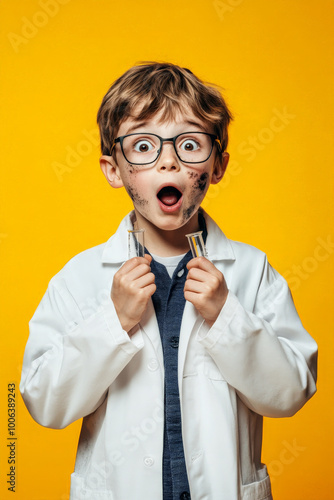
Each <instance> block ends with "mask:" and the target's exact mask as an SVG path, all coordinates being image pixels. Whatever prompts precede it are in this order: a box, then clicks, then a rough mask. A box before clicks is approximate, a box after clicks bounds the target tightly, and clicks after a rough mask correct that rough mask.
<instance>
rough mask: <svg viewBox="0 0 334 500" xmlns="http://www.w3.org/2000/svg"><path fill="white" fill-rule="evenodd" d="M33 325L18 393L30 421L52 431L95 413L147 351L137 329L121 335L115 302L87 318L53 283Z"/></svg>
mask: <svg viewBox="0 0 334 500" xmlns="http://www.w3.org/2000/svg"><path fill="white" fill-rule="evenodd" d="M29 326H30V335H29V339H28V342H27V345H26V350H25V354H24V360H23V369H22V377H21V383H20V391H21V394H22V397H23V399H24V401H25V404H26V406H27V408H28V410H29V412H30V413H31V415H32V417H33V418H34V419H35V420H36V421H37V422H38V423H40V424H41V425H44V426H46V427H51V428H63V427H65V426H67V425H68V424H70V423H71V422H73V421H75V420H77V419H79V418H81V417H84V416H86V415H88V414H90V413H92V412H94V411H95V410H96V408H98V406H100V404H101V403H102V402H103V400H104V399H105V397H106V395H107V391H108V388H109V386H110V384H111V383H112V382H113V381H114V380H115V378H116V377H117V376H118V374H119V373H120V372H121V371H122V369H123V368H124V367H125V366H126V365H127V364H128V363H129V361H130V360H131V359H132V358H133V356H134V355H135V354H136V353H137V352H138V351H139V350H140V349H141V348H142V347H143V338H142V334H141V332H140V331H139V330H138V331H137V332H136V333H134V335H133V336H132V337H131V338H130V337H129V336H128V334H127V333H126V332H125V331H124V330H122V327H121V325H120V322H119V320H118V317H117V314H116V311H115V308H114V306H113V303H112V301H111V299H110V304H107V306H104V307H101V308H100V309H99V310H97V311H95V313H94V314H92V315H91V316H89V317H88V318H85V319H84V317H83V315H82V314H81V311H80V309H79V307H78V305H77V304H76V302H75V300H74V298H73V296H72V295H71V293H70V292H69V290H68V289H66V286H63V287H56V286H55V284H54V282H52V280H51V282H50V285H49V287H48V290H47V292H46V294H45V295H44V297H43V299H42V301H41V303H40V305H39V307H38V308H37V310H36V312H35V314H34V316H33V318H32V320H31V321H30V324H29Z"/></svg>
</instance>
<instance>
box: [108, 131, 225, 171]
mask: <svg viewBox="0 0 334 500" xmlns="http://www.w3.org/2000/svg"><path fill="white" fill-rule="evenodd" d="M145 134H147V135H153V136H154V137H157V138H158V139H159V140H160V149H159V150H158V156H157V157H156V158H155V159H154V160H153V161H149V162H148V163H134V162H131V161H129V160H128V159H127V157H126V156H125V153H124V149H123V140H124V139H125V137H130V136H132V135H145ZM187 134H203V135H208V136H209V137H210V138H211V151H210V154H209V156H208V157H207V158H206V159H205V160H202V161H184V160H181V158H180V157H179V155H178V152H177V151H176V146H175V143H176V139H177V138H178V137H180V135H187ZM166 141H168V142H173V147H174V151H175V153H176V156H177V157H178V159H179V160H180V161H182V163H189V164H191V165H192V164H198V163H205V162H206V161H208V159H209V158H210V156H211V155H212V151H213V146H214V145H215V143H217V144H218V151H219V153H222V150H223V148H222V145H221V142H220V139H219V138H218V136H217V135H215V134H209V133H208V132H200V131H198V130H196V131H191V132H182V133H181V134H178V135H176V136H175V137H168V138H164V137H160V135H157V134H152V133H151V132H134V133H133V134H126V135H121V136H119V137H116V139H114V142H113V143H112V146H111V150H110V155H111V154H112V152H113V149H114V147H115V145H116V143H118V142H119V143H120V145H121V150H122V153H123V156H124V158H125V160H126V161H127V162H129V163H130V164H131V165H151V164H152V163H154V162H156V161H157V159H158V158H159V156H160V155H161V152H162V146H163V143H164V142H166Z"/></svg>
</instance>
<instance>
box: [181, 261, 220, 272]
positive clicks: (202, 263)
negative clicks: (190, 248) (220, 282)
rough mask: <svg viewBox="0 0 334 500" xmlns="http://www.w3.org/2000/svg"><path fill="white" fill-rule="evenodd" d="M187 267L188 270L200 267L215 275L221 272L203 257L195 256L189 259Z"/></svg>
mask: <svg viewBox="0 0 334 500" xmlns="http://www.w3.org/2000/svg"><path fill="white" fill-rule="evenodd" d="M187 268H188V269H189V270H190V269H194V268H198V269H202V270H203V271H207V272H208V273H210V274H213V275H215V276H219V275H220V274H221V272H220V271H218V269H217V268H216V266H215V265H214V264H212V262H210V260H208V259H206V258H205V257H196V258H195V259H191V260H190V261H189V262H188V264H187Z"/></svg>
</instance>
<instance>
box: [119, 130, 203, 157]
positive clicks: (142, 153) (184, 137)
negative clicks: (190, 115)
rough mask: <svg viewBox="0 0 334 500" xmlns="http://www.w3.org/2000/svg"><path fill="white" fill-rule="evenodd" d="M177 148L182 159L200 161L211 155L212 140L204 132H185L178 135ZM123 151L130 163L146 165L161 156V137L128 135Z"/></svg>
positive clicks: (124, 140) (125, 138) (124, 141)
mask: <svg viewBox="0 0 334 500" xmlns="http://www.w3.org/2000/svg"><path fill="white" fill-rule="evenodd" d="M175 149H176V152H177V154H178V156H179V158H180V160H181V161H184V162H189V163H192V162H194V163H197V162H198V163H199V162H203V161H205V160H207V159H208V157H209V156H210V153H211V150H212V140H211V137H210V136H209V135H206V134H204V133H200V132H191V133H185V134H181V135H179V136H178V137H177V139H176V141H175ZM123 152H124V155H125V157H126V159H127V161H128V162H129V163H137V164H143V165H145V164H147V163H150V162H153V161H155V160H156V159H157V157H158V156H159V153H160V139H159V137H157V136H155V135H152V134H144V133H143V134H142V135H141V134H133V135H128V136H126V137H124V139H123Z"/></svg>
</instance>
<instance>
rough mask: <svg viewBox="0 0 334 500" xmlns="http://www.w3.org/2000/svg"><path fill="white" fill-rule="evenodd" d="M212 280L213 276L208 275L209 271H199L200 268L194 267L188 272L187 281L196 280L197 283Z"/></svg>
mask: <svg viewBox="0 0 334 500" xmlns="http://www.w3.org/2000/svg"><path fill="white" fill-rule="evenodd" d="M210 278H212V274H210V273H208V272H207V271H203V270H202V269H199V268H198V267H193V268H191V269H190V270H189V271H188V275H187V280H190V279H192V280H196V281H201V282H204V281H208V280H210Z"/></svg>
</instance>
